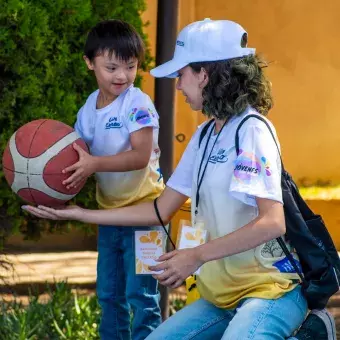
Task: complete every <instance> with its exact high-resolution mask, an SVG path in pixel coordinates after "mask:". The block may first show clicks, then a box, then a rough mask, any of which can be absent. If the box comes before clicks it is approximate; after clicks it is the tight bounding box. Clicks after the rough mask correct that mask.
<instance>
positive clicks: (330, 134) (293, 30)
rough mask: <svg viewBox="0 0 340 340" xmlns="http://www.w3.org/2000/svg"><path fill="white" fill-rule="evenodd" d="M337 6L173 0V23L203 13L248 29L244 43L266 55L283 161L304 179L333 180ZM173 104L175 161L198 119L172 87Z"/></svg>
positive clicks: (339, 122) (339, 141)
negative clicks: (176, 0) (176, 17)
mask: <svg viewBox="0 0 340 340" xmlns="http://www.w3.org/2000/svg"><path fill="white" fill-rule="evenodd" d="M156 3H157V1H156V0H149V1H148V4H149V9H148V11H150V13H153V14H156V11H155V4H156ZM338 13H340V1H336V0H333V1H327V3H326V2H325V3H321V2H317V1H315V2H311V1H310V0H294V1H292V0H261V1H259V0H257V1H256V0H244V1H234V0H210V1H207V0H179V29H181V28H183V27H184V26H185V25H187V24H188V23H190V22H192V21H195V20H201V19H204V18H206V17H210V18H211V19H230V20H234V21H237V22H239V23H240V24H241V25H242V26H243V27H244V28H245V29H246V30H247V31H248V33H249V46H251V47H256V48H257V52H259V53H260V54H262V55H263V56H264V57H265V58H266V59H267V60H268V61H271V62H272V64H271V65H270V67H269V68H268V70H267V72H268V76H269V77H270V80H271V81H272V83H273V93H274V100H275V107H274V109H273V110H272V111H271V114H270V115H269V118H270V119H271V120H272V121H273V122H274V124H275V125H276V128H277V130H278V134H279V137H280V141H281V145H282V151H283V156H284V161H285V163H286V168H287V169H288V170H289V171H290V172H291V173H292V174H293V176H294V178H295V179H297V180H298V181H302V180H303V181H304V182H305V183H310V184H315V183H317V182H328V181H331V182H333V183H337V184H338V183H340V171H339V169H340V157H337V154H338V152H337V147H338V146H340V134H339V133H338V129H339V127H340V114H338V112H337V111H338V107H337V106H338V101H337V94H338V91H340V57H339V55H340V45H339V43H338V32H339V31H340V30H339V25H338V24H337V20H338ZM153 18H154V19H155V18H156V16H155V15H154V17H153ZM155 23H156V20H155V21H154V22H153V24H155ZM149 29H151V30H152V29H155V25H152V27H151V26H150V27H149ZM154 33H155V32H153V34H154ZM150 37H151V36H150ZM153 42H155V40H153ZM148 81H149V80H146V82H148ZM176 108H177V110H176V126H175V134H178V133H183V134H185V135H186V141H185V142H184V143H179V142H178V141H175V145H176V146H175V150H176V151H175V162H177V161H178V159H179V158H180V155H181V153H182V152H183V150H184V148H185V146H186V143H187V141H188V140H189V139H190V136H191V134H192V133H193V132H194V130H195V128H196V126H197V125H198V124H199V122H201V121H202V120H203V118H202V116H201V115H200V114H197V113H195V112H193V111H192V110H190V108H189V107H188V105H187V104H185V103H184V99H183V97H182V96H181V95H180V94H178V95H177V97H176Z"/></svg>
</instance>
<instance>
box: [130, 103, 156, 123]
mask: <svg viewBox="0 0 340 340" xmlns="http://www.w3.org/2000/svg"><path fill="white" fill-rule="evenodd" d="M129 117H130V120H131V122H136V123H138V124H139V125H147V124H150V123H151V120H152V118H153V117H155V114H154V113H153V112H152V110H151V109H150V108H146V107H141V108H137V107H135V108H134V109H132V111H131V113H130V116H129Z"/></svg>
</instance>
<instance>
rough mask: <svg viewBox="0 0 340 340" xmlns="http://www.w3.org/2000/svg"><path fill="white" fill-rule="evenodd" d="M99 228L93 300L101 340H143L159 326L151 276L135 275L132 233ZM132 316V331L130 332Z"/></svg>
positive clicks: (119, 228) (154, 286) (109, 227)
mask: <svg viewBox="0 0 340 340" xmlns="http://www.w3.org/2000/svg"><path fill="white" fill-rule="evenodd" d="M138 229H139V230H149V229H152V228H148V227H143V228H134V227H114V226H99V234H98V264H97V296H98V300H99V304H100V306H101V310H102V316H101V322H100V326H99V333H100V338H101V339H102V340H130V339H131V331H132V339H133V340H142V339H145V338H146V337H147V336H148V335H149V334H150V333H151V332H152V331H153V330H154V329H155V328H157V327H158V326H159V324H160V323H161V313H160V308H159V299H160V295H159V292H158V289H157V281H156V280H155V279H154V278H153V277H152V276H151V275H136V274H135V248H134V245H135V242H134V231H135V230H138ZM130 307H131V310H132V312H133V322H132V329H131V330H130V323H131V316H130Z"/></svg>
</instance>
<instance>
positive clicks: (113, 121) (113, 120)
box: [105, 117, 123, 130]
mask: <svg viewBox="0 0 340 340" xmlns="http://www.w3.org/2000/svg"><path fill="white" fill-rule="evenodd" d="M122 126H123V123H122V122H120V121H119V120H118V117H110V119H109V121H108V122H107V123H106V124H105V129H106V130H108V129H120V128H121V127H122Z"/></svg>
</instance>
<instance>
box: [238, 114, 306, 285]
mask: <svg viewBox="0 0 340 340" xmlns="http://www.w3.org/2000/svg"><path fill="white" fill-rule="evenodd" d="M250 118H256V119H259V120H261V121H262V122H263V123H265V124H266V126H267V128H268V130H269V132H270V134H271V135H272V137H273V139H274V142H275V145H276V148H277V151H278V153H279V156H280V160H281V172H282V176H283V174H284V173H285V169H284V166H283V162H282V158H281V152H280V148H279V146H278V145H277V142H276V138H275V136H274V133H273V131H272V129H271V128H270V125H269V124H268V122H267V121H266V120H265V119H264V118H263V117H261V116H260V115H256V114H250V115H247V116H246V117H244V118H243V119H242V120H241V122H240V124H239V125H238V127H237V129H236V133H235V149H236V155H238V154H239V152H240V140H239V131H240V129H241V127H242V125H243V124H244V123H245V122H246V121H247V120H248V119H250ZM276 240H277V242H278V243H279V245H280V247H281V248H282V250H283V252H284V253H285V255H286V256H287V258H288V260H289V262H290V263H291V265H292V266H293V267H294V269H295V271H296V273H297V274H298V275H299V277H300V279H301V281H302V282H305V279H304V277H303V274H302V272H301V270H300V268H299V267H298V266H297V264H296V262H295V260H294V258H293V256H292V254H291V253H290V251H289V250H288V248H287V246H286V244H285V242H284V240H283V238H282V237H278V238H277V239H276Z"/></svg>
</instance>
